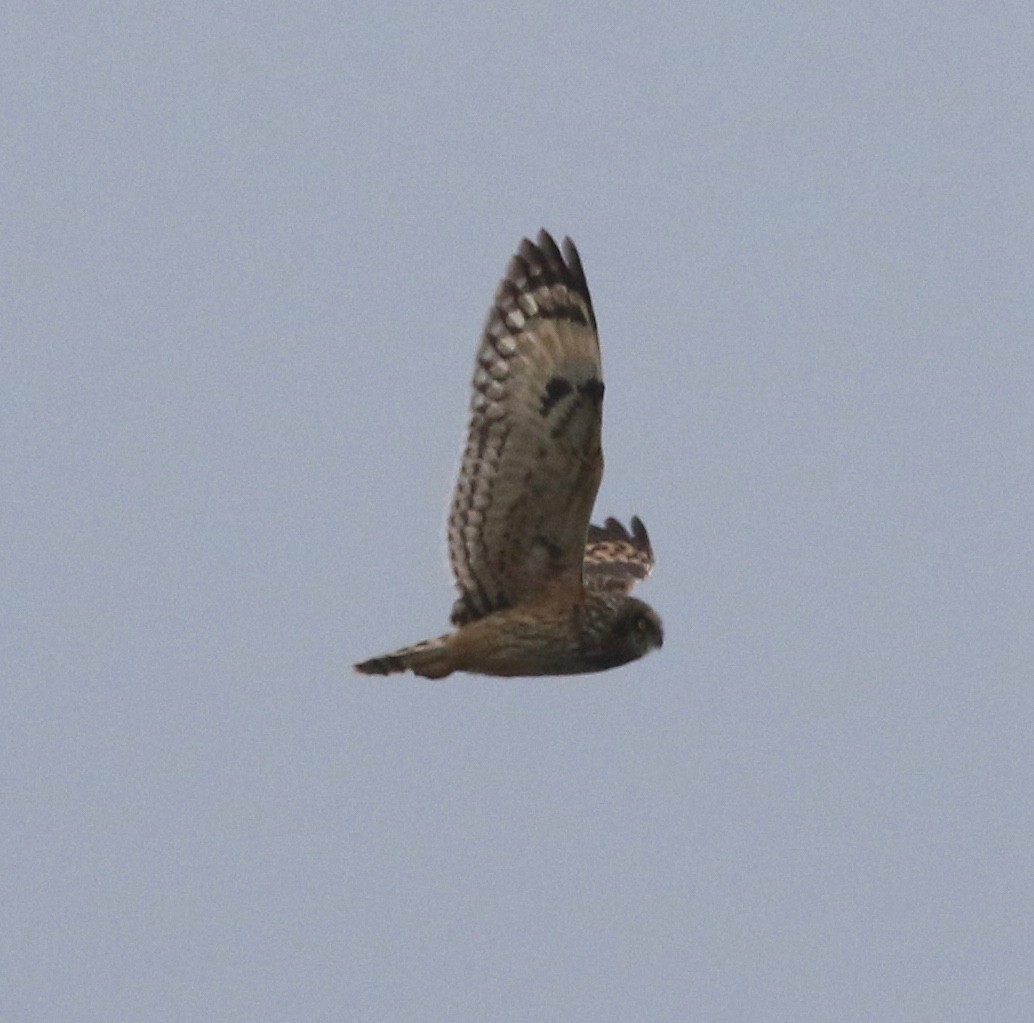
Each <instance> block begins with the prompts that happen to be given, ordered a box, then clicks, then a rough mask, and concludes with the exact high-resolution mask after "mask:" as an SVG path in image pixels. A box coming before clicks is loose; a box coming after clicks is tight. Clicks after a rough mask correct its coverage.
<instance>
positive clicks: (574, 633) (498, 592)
mask: <svg viewBox="0 0 1034 1023" xmlns="http://www.w3.org/2000/svg"><path fill="white" fill-rule="evenodd" d="M470 410H471V415H470V430H469V434H468V440H467V447H466V450H465V452H464V454H463V463H462V466H461V468H460V475H459V480H458V482H457V484H456V491H455V493H454V495H453V499H452V507H451V510H450V513H449V561H450V564H451V566H452V572H453V575H454V576H455V577H456V585H457V587H458V588H459V597H458V599H457V600H456V602H455V604H454V605H453V608H452V616H451V621H452V624H453V625H455V626H456V629H455V631H453V632H450V633H447V634H446V635H444V636H439V637H438V638H437V639H430V640H425V641H424V642H422V643H417V644H415V645H413V646H408V647H403V648H402V649H401V650H396V651H395V652H394V653H390V654H385V655H383V656H382V657H374V658H371V659H370V660H368V661H363V662H362V663H361V664H357V665H356V666H355V668H356V670H357V671H360V672H362V673H364V674H367V675H389V674H392V673H393V672H401V671H407V670H409V671H413V672H414V673H415V674H417V675H422V676H424V677H425V678H444V677H445V676H446V675H449V674H451V673H452V672H454V671H467V672H473V673H476V674H481V675H507V676H517V675H573V674H580V673H583V672H592V671H603V670H604V669H606V668H614V667H617V666H618V665H621V664H627V663H628V662H629V661H634V660H636V659H638V658H640V657H642V656H643V655H644V654H646V653H648V652H649V651H650V650H652V649H653V648H654V647H660V646H661V643H662V641H663V636H664V634H663V629H662V626H661V620H660V618H659V617H658V616H657V614H656V612H654V610H653V609H652V608H650V607H649V606H647V605H646V604H644V603H643V602H642V601H641V600H637V599H636V598H634V597H632V596H630V591H631V589H632V587H633V586H634V585H635V583H636V582H638V581H639V580H640V579H645V578H646V577H647V575H649V573H650V570H651V569H652V568H653V562H654V559H653V550H652V549H651V547H650V539H649V537H648V536H647V533H646V528H645V527H644V526H643V524H642V522H640V521H639V519H638V518H633V519H632V522H631V525H632V528H631V531H629V530H627V529H625V527H624V526H622V525H621V524H620V523H619V522H617V521H616V520H615V519H607V520H606V523H605V524H604V525H603V526H593V525H590V524H589V517H590V515H591V513H592V507H593V503H594V502H595V500H596V491H597V490H598V489H599V485H600V478H601V477H602V475H603V452H602V450H601V448H600V426H601V420H602V412H603V374H602V369H601V366H600V346H599V338H598V337H597V333H596V317H595V316H594V314H593V310H592V299H591V298H590V297H589V287H588V285H587V284H586V281H585V272H584V270H583V269H582V262H581V259H580V258H579V256H578V250H577V249H576V248H575V247H574V243H573V242H572V241H571V240H570V238H565V239H564V243H563V252H562V253H561V250H560V249H559V248H557V245H556V242H554V241H553V239H552V237H550V235H549V234H548V233H547V232H546V231H540V232H539V235H538V239H537V241H536V242H530V241H528V240H527V239H525V240H524V241H522V242H521V244H520V247H519V249H518V251H517V254H516V255H515V256H514V257H513V258H512V259H511V260H510V265H509V266H508V267H507V270H506V276H505V277H504V278H503V279H502V281H500V283H499V287H498V288H497V290H496V294H495V302H494V303H493V305H492V308H491V309H490V310H489V313H488V321H487V323H486V324H485V329H484V333H483V335H482V338H481V345H480V348H479V349H478V355H477V365H476V367H475V371H474V382H473V396H472V398H471V403H470Z"/></svg>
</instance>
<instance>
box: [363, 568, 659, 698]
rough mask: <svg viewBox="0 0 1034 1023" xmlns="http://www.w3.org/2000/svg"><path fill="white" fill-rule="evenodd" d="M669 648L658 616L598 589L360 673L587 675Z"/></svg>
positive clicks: (492, 617) (495, 620)
mask: <svg viewBox="0 0 1034 1023" xmlns="http://www.w3.org/2000/svg"><path fill="white" fill-rule="evenodd" d="M663 641H664V638H663V628H662V626H661V622H660V619H659V618H658V616H657V614H656V613H655V612H654V611H653V609H652V608H650V607H649V606H648V605H647V604H644V603H643V601H641V600H636V598H635V597H630V596H628V595H627V594H625V593H623V592H621V591H618V590H615V589H612V588H603V587H601V588H598V589H596V590H594V591H589V592H587V593H586V594H585V596H584V598H583V599H582V600H570V599H563V598H561V599H559V600H558V599H555V598H553V599H548V598H547V599H543V600H539V601H535V602H533V603H529V604H525V605H521V606H518V607H512V608H506V609H504V610H502V611H495V612H493V613H492V614H489V615H486V616H485V617H484V618H479V619H478V620H477V621H475V622H471V623H470V624H469V625H462V626H460V628H458V629H457V630H456V631H455V632H451V633H447V634H446V635H444V636H439V637H438V638H437V639H432V640H427V641H425V642H423V643H417V644H415V645H413V646H411V647H404V648H403V649H401V650H397V651H395V652H394V653H392V654H385V655H384V656H383V657H378V658H373V659H371V660H370V661H366V662H365V663H363V664H361V665H357V667H358V669H359V670H360V671H361V672H364V673H365V674H371V675H388V674H392V673H393V672H397V671H406V670H410V671H412V672H413V673H414V674H416V675H422V676H424V677H425V678H444V677H445V676H446V675H449V674H451V673H452V672H454V671H466V672H471V673H474V674H477V675H501V676H525V675H527V676H531V675H582V674H586V673H588V672H595V671H604V670H606V669H607V668H616V667H618V666H620V665H622V664H627V663H628V662H629V661H634V660H636V659H637V658H639V657H642V656H643V655H644V654H646V653H647V652H648V651H649V650H650V649H651V648H653V647H659V646H661V645H662V643H663Z"/></svg>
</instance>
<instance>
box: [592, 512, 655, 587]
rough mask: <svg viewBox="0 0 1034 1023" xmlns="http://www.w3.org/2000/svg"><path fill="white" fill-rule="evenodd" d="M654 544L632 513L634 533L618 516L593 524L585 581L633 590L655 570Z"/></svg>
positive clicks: (594, 584)
mask: <svg viewBox="0 0 1034 1023" xmlns="http://www.w3.org/2000/svg"><path fill="white" fill-rule="evenodd" d="M653 563H654V558H653V548H652V547H651V546H650V537H649V536H648V535H647V532H646V526H644V525H643V523H642V522H641V521H640V519H639V518H638V517H637V516H635V515H633V516H632V532H631V533H630V532H629V531H628V530H627V529H625V527H624V526H623V525H621V523H620V522H618V520H617V519H607V521H606V522H604V524H603V525H602V526H589V536H588V540H587V542H586V544H585V565H584V569H583V570H584V574H585V585H586V586H599V587H606V588H611V587H612V588H614V589H619V590H625V591H626V592H627V591H629V590H631V589H632V587H633V586H635V584H636V583H637V582H639V581H640V580H641V579H645V578H646V577H647V576H648V575H649V574H650V572H651V571H652V570H653Z"/></svg>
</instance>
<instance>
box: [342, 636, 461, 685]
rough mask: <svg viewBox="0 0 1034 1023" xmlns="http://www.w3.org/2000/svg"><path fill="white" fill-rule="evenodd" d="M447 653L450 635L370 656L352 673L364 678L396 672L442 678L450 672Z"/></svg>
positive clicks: (449, 661) (448, 654)
mask: <svg viewBox="0 0 1034 1023" xmlns="http://www.w3.org/2000/svg"><path fill="white" fill-rule="evenodd" d="M453 667H454V666H453V663H452V657H451V656H450V650H449V636H448V635H445V636H439V637H438V638H437V639H425V640H424V641H423V642H422V643H414V644H413V645H412V646H404V647H403V648H402V649H401V650H396V651H395V652H394V653H390V654H383V655H382V656H381V657H371V658H370V659H369V660H368V661H363V662H362V664H357V665H355V670H356V671H358V672H361V673H362V674H363V675H393V674H395V672H399V671H412V672H413V674H415V675H422V676H423V677H424V678H445V676H446V675H449V674H451V673H452V671H453Z"/></svg>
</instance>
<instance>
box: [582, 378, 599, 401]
mask: <svg viewBox="0 0 1034 1023" xmlns="http://www.w3.org/2000/svg"><path fill="white" fill-rule="evenodd" d="M578 393H579V394H584V395H585V397H586V398H588V399H589V401H591V402H592V403H593V404H599V403H600V402H601V401H603V381H602V380H598V379H597V378H596V377H590V378H589V379H588V380H586V381H585V383H583V384H579V385H578Z"/></svg>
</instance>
